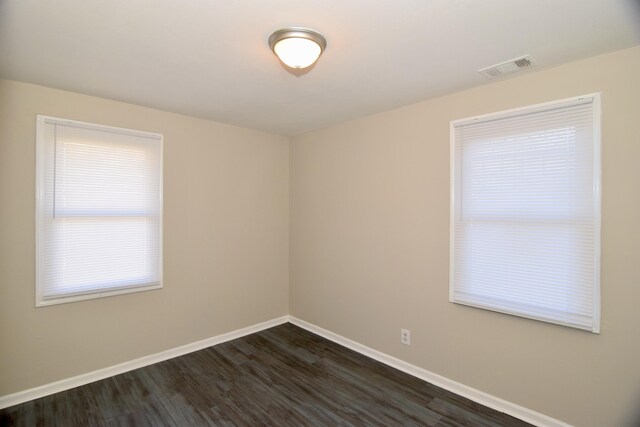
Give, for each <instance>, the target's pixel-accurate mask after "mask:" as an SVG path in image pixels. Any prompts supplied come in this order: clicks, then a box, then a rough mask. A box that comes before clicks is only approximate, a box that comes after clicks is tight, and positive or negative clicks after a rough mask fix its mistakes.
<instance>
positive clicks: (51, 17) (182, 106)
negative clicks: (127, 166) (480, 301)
mask: <svg viewBox="0 0 640 427" xmlns="http://www.w3.org/2000/svg"><path fill="white" fill-rule="evenodd" d="M637 3H638V2H637V1H636V0H349V1H347V0H235V1H234V0H227V1H220V0H55V1H53V0H49V1H45V0H0V77H2V78H8V79H13V80H19V81H24V82H30V83H36V84H41V85H45V86H50V87H54V88H60V89H66V90H70V91H75V92H82V93H86V94H91V95H97V96H101V97H105V98H111V99H115V100H121V101H126V102H130V103H134V104H139V105H145V106H149V107H154V108H158V109H162V110H168V111H174V112H179V113H183V114H187V115H191V116H196V117H203V118H207V119H212V120H216V121H221V122H226V123H231V124H236V125H240V126H245V127H249V128H255V129H261V130H266V131H270V132H275V133H280V134H285V135H294V134H299V133H303V132H306V131H309V130H313V129H318V128H321V127H324V126H327V125H330V124H333V123H336V122H340V121H343V120H346V119H350V118H354V117H359V116H364V115H367V114H371V113H375V112H380V111H385V110H389V109H391V108H395V107H398V106H401V105H406V104H410V103H413V102H417V101H421V100H424V99H428V98H431V97H434V96H438V95H442V94H445V93H449V92H453V91H457V90H460V89H464V88H469V87H472V86H475V85H480V84H484V83H486V82H487V80H485V78H484V77H482V76H481V75H480V74H478V72H477V70H478V69H480V68H483V67H486V66H489V65H493V64H495V63H497V62H502V61H504V60H507V59H510V58H513V57H516V56H520V55H523V54H530V55H532V56H533V58H534V59H535V60H536V61H537V63H538V67H537V68H536V69H541V68H547V67H551V66H554V65H558V64H561V63H564V62H568V61H571V60H575V59H579V58H582V57H587V56H592V55H597V54H600V53H604V52H608V51H613V50H618V49H623V48H626V47H631V46H634V45H637V44H638V43H640V32H639V25H640V14H638V9H637V8H636V7H634V6H637ZM286 26H303V27H309V28H313V29H315V30H318V31H320V32H321V33H322V34H323V35H324V36H325V37H326V38H327V41H328V47H327V50H326V51H325V53H324V54H323V56H322V57H321V58H320V60H319V62H318V63H317V64H316V66H315V68H314V69H313V70H311V71H310V72H308V73H307V74H305V75H302V76H294V75H292V74H290V73H288V72H287V71H285V69H284V68H283V66H282V65H281V64H280V63H279V62H278V61H277V60H276V58H275V57H274V55H273V54H272V52H271V51H270V50H269V47H268V45H267V38H268V37H269V34H270V33H271V32H272V31H274V30H276V29H279V28H281V27H286ZM536 69H533V70H532V71H529V72H535V70H536Z"/></svg>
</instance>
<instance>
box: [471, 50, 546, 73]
mask: <svg viewBox="0 0 640 427" xmlns="http://www.w3.org/2000/svg"><path fill="white" fill-rule="evenodd" d="M535 65H536V63H535V61H534V60H533V58H531V56H529V55H525V56H521V57H519V58H513V59H510V60H508V61H505V62H501V63H499V64H496V65H492V66H490V67H487V68H483V69H481V70H478V72H479V73H480V74H482V75H483V76H485V77H486V78H488V79H497V78H498V77H502V76H504V75H505V74H511V73H514V72H516V71H520V70H522V69H525V68H531V67H534V66H535Z"/></svg>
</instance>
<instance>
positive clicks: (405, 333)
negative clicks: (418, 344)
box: [400, 329, 411, 345]
mask: <svg viewBox="0 0 640 427" xmlns="http://www.w3.org/2000/svg"><path fill="white" fill-rule="evenodd" d="M400 343H401V344H404V345H411V331H410V330H408V329H400Z"/></svg>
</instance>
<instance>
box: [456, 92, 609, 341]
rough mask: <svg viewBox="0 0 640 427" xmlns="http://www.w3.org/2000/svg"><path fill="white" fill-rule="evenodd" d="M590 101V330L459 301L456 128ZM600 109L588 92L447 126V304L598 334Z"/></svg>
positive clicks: (598, 99) (597, 99)
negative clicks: (448, 217) (455, 287)
mask: <svg viewBox="0 0 640 427" xmlns="http://www.w3.org/2000/svg"><path fill="white" fill-rule="evenodd" d="M587 99H590V100H591V101H590V102H591V103H592V131H593V203H594V224H595V225H594V226H595V229H594V236H593V237H594V265H593V268H594V272H593V288H592V291H593V292H592V295H593V312H592V317H591V319H592V321H591V326H590V327H585V326H581V325H576V324H572V323H568V322H564V321H561V320H553V319H549V318H544V317H538V316H535V315H528V314H524V313H522V312H519V311H518V310H517V309H514V310H512V311H510V310H507V309H501V308H495V307H490V306H486V305H482V304H479V303H475V304H474V303H469V302H467V301H460V300H457V299H456V298H455V293H454V274H455V240H456V234H455V228H456V214H457V209H458V203H459V201H458V200H457V198H456V191H457V175H458V173H457V172H458V168H457V158H456V128H457V127H460V126H461V125H464V124H470V123H474V122H475V123H482V122H488V121H493V120H501V119H507V118H510V117H516V116H523V115H527V114H534V113H538V112H542V111H549V110H552V109H555V108H563V107H569V106H572V105H577V104H580V103H585V102H588V101H585V100H587ZM601 122H602V107H601V94H600V93H599V92H596V93H591V94H587V95H581V96H576V97H571V98H565V99H560V100H555V101H551V102H545V103H540V104H535V105H531V106H524V107H518V108H513V109H509V110H504V111H499V112H495V113H488V114H482V115H478V116H473V117H468V118H464V119H458V120H452V121H450V126H449V135H450V219H449V227H450V228H449V301H450V302H451V303H455V304H460V305H466V306H470V307H475V308H480V309H484V310H489V311H494V312H498V313H503V314H509V315H513V316H517V317H523V318H528V319H533V320H538V321H542V322H546V323H552V324H558V325H562V326H568V327H571V328H576V329H580V330H586V331H590V332H593V333H596V334H597V333H600V323H601V284H600V280H601V227H602V221H601V218H602V202H601V200H602V194H601V193H602V190H601V187H602V163H601V157H602V154H601V147H602V132H601V126H602V123H601Z"/></svg>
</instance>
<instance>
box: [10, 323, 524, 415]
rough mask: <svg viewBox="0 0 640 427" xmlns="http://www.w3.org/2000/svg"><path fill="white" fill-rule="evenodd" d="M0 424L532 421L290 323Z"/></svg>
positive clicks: (22, 408)
mask: <svg viewBox="0 0 640 427" xmlns="http://www.w3.org/2000/svg"><path fill="white" fill-rule="evenodd" d="M0 425H2V426H14V425H15V426H207V425H210V426H437V427H444V426H529V424H527V423H525V422H522V421H520V420H517V419H515V418H513V417H510V416H508V415H505V414H502V413H499V412H497V411H494V410H492V409H489V408H486V407H483V406H481V405H479V404H477V403H474V402H472V401H470V400H467V399H465V398H462V397H460V396H457V395H455V394H453V393H450V392H447V391H445V390H442V389H440V388H438V387H436V386H433V385H431V384H429V383H426V382H424V381H421V380H419V379H417V378H414V377H412V376H410V375H408V374H405V373H403V372H401V371H398V370H396V369H393V368H390V367H388V366H386V365H383V364H382V363H379V362H377V361H375V360H373V359H370V358H368V357H366V356H362V355H360V354H358V353H356V352H353V351H351V350H348V349H346V348H344V347H342V346H340V345H337V344H335V343H333V342H331V341H328V340H326V339H324V338H322V337H319V336H317V335H314V334H312V333H310V332H307V331H305V330H303V329H301V328H298V327H296V326H294V325H291V324H289V323H287V324H284V325H280V326H276V327H274V328H271V329H268V330H265V331H262V332H258V333H256V334H253V335H249V336H246V337H243V338H240V339H237V340H234V341H229V342H226V343H223V344H220V345H217V346H215V347H210V348H207V349H205V350H201V351H198V352H195V353H191V354H187V355H185V356H181V357H177V358H175V359H171V360H167V361H165V362H161V363H157V364H155V365H151V366H147V367H145V368H141V369H137V370H135V371H131V372H127V373H124V374H121V375H117V376H115V377H111V378H107V379H105V380H102V381H98V382H95V383H92V384H88V385H85V386H82V387H78V388H75V389H72V390H68V391H64V392H61V393H57V394H55V395H52V396H47V397H44V398H41V399H37V400H34V401H31V402H27V403H23V404H20V405H16V406H13V407H10V408H7V409H4V410H2V411H0Z"/></svg>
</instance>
